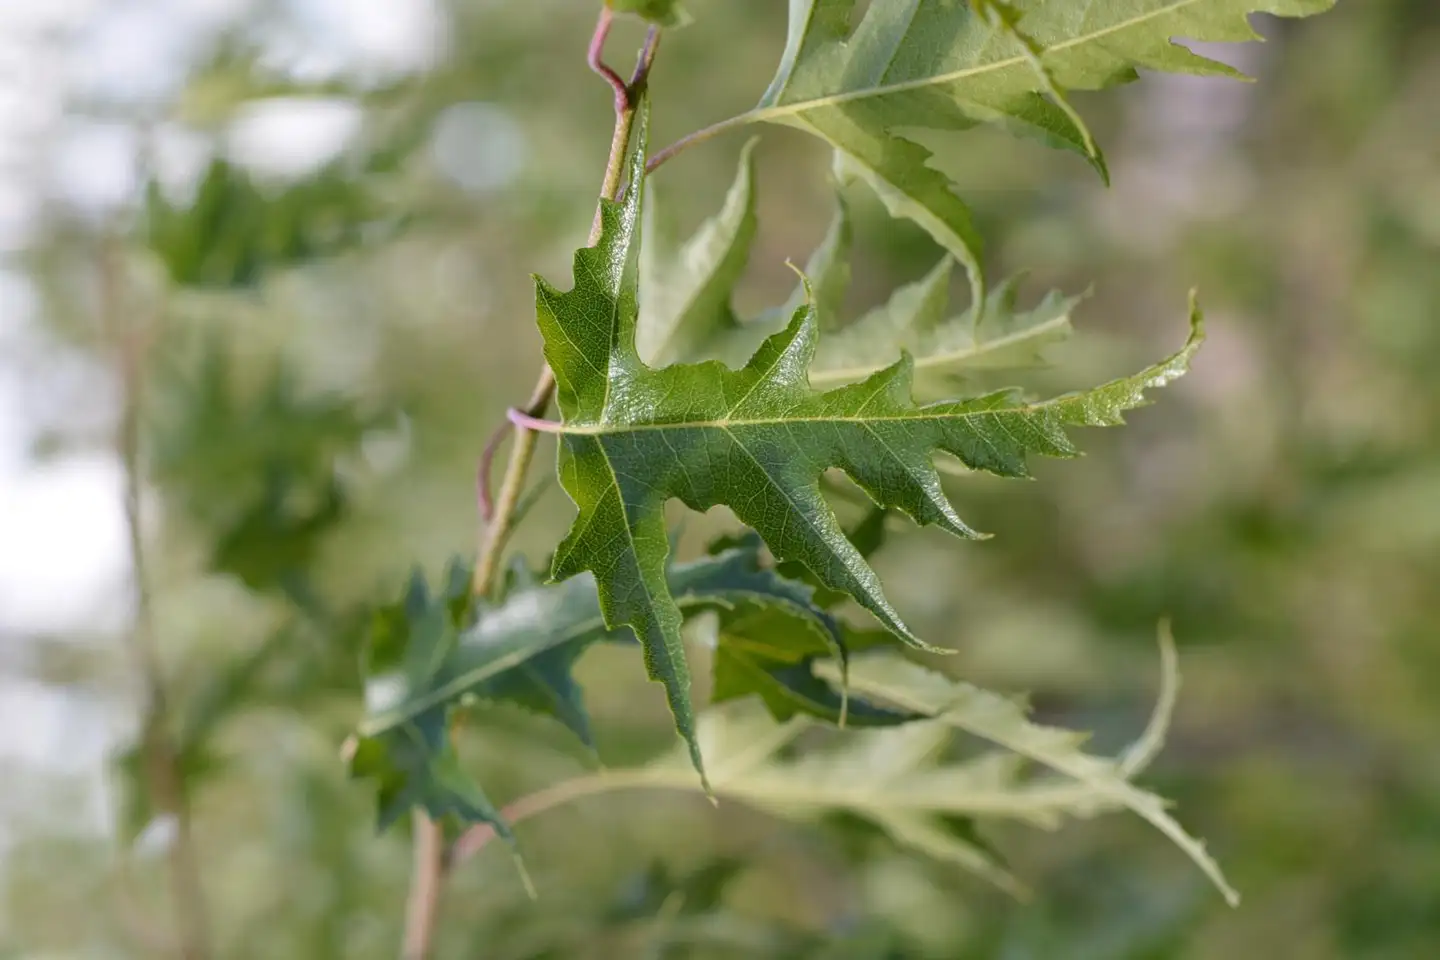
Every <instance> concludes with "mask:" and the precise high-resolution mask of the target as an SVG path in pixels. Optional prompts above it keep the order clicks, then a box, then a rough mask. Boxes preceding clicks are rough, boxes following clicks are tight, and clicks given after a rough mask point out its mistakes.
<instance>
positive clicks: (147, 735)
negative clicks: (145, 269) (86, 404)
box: [99, 240, 210, 960]
mask: <svg viewBox="0 0 1440 960" xmlns="http://www.w3.org/2000/svg"><path fill="white" fill-rule="evenodd" d="M122 258H123V251H122V250H121V249H120V247H119V246H118V243H117V242H115V241H111V240H107V241H106V242H105V245H104V248H103V249H102V251H101V254H100V297H99V303H100V312H101V314H102V316H101V322H102V324H103V326H104V327H105V332H106V335H107V336H108V337H109V339H110V340H111V342H112V343H113V345H114V348H115V350H116V354H117V358H118V366H119V373H120V390H121V413H120V424H119V429H118V431H117V433H116V441H115V446H116V452H117V453H118V454H119V457H120V461H121V465H122V467H123V470H124V482H125V528H126V535H127V540H128V546H129V554H130V571H131V573H130V578H131V585H132V586H131V589H132V604H133V606H134V618H135V619H134V623H133V625H132V627H131V630H130V634H129V649H130V657H131V659H132V660H133V661H134V669H135V672H136V674H137V676H138V677H139V679H140V684H141V686H142V688H143V689H144V696H145V708H144V715H143V720H142V733H141V736H142V738H143V739H142V741H141V750H142V754H143V760H142V763H143V766H144V770H145V776H146V780H147V783H148V785H149V790H150V793H151V795H152V796H153V797H154V801H155V804H156V806H157V808H158V809H161V810H163V811H165V813H167V814H168V815H169V816H170V817H172V818H173V819H174V823H175V837H174V839H173V840H172V842H171V843H170V848H169V857H170V871H169V872H170V882H171V889H172V897H173V900H174V910H175V927H176V935H177V937H178V943H177V945H176V952H177V954H178V955H179V956H180V957H182V958H183V960H205V958H207V957H209V956H210V949H209V936H208V934H207V923H206V907H205V898H204V892H203V890H202V888H201V878H200V867H199V860H198V858H197V857H196V855H195V844H194V839H193V836H192V833H191V829H190V809H189V803H188V801H187V800H186V797H185V783H184V778H183V775H182V773H181V771H180V755H179V750H178V748H177V746H176V744H175V741H174V738H173V736H172V735H171V732H170V713H169V707H168V703H167V700H166V697H165V685H164V680H163V677H162V673H161V669H160V657H159V654H158V652H157V651H156V649H155V636H154V623H153V618H152V615H151V597H150V589H149V581H148V578H147V573H146V562H145V535H144V527H143V517H142V515H141V464H140V411H141V404H142V398H143V387H144V374H145V359H146V356H147V354H148V352H149V338H150V331H147V330H145V329H143V328H136V327H135V326H134V325H133V324H132V323H127V322H126V321H125V319H124V318H125V317H126V316H128V315H130V310H129V305H128V304H126V303H125V302H124V301H125V299H126V288H125V281H124V269H125V268H124V263H123V259H122Z"/></svg>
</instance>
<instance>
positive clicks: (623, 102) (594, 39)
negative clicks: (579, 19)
mask: <svg viewBox="0 0 1440 960" xmlns="http://www.w3.org/2000/svg"><path fill="white" fill-rule="evenodd" d="M614 16H615V15H614V14H612V13H611V12H610V8H609V7H601V8H600V19H599V21H598V22H596V24H595V33H594V34H593V35H592V36H591V37H590V49H589V50H588V51H587V52H586V55H585V63H586V64H588V65H589V67H590V69H591V70H592V71H594V72H595V73H597V74H599V75H600V77H601V79H603V80H604V81H605V82H606V83H608V84H610V89H612V90H614V91H615V113H616V114H617V115H618V114H621V113H624V112H625V111H626V110H628V109H630V88H629V87H628V86H627V85H626V83H625V81H624V80H622V79H620V74H618V73H616V72H615V71H614V70H611V69H610V68H609V67H608V66H606V65H605V60H604V56H605V41H606V40H607V39H609V37H610V24H611V23H613V22H614Z"/></svg>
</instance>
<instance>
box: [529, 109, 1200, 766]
mask: <svg viewBox="0 0 1440 960" xmlns="http://www.w3.org/2000/svg"><path fill="white" fill-rule="evenodd" d="M647 118H648V106H647V105H646V104H645V103H643V102H642V104H641V108H640V111H639V113H638V117H637V120H636V130H635V133H634V136H633V139H634V140H635V142H636V144H637V147H636V150H635V153H634V155H633V156H632V158H631V161H630V164H629V167H630V183H631V185H632V186H631V189H629V190H628V191H627V193H626V196H625V200H624V202H623V203H611V202H608V201H607V202H602V204H601V211H600V213H601V232H600V238H599V241H598V243H597V244H596V246H594V247H591V248H586V249H583V250H580V251H578V252H577V253H576V255H575V264H574V287H573V288H572V289H571V290H570V291H569V292H567V293H562V292H560V291H559V290H557V289H555V288H554V287H552V286H551V285H549V284H548V283H546V282H544V281H543V280H542V281H539V282H538V284H537V294H536V301H537V314H538V322H539V326H540V330H541V333H542V334H543V336H544V340H545V354H546V357H547V359H548V361H549V363H550V367H551V369H552V370H553V371H554V373H555V377H556V382H557V396H558V400H559V406H560V410H561V413H562V415H563V417H564V422H563V424H559V425H545V424H539V423H534V424H532V425H533V426H537V427H544V428H546V429H552V430H554V431H555V432H557V433H559V434H560V442H559V475H560V480H561V484H562V486H564V487H565V489H566V491H567V493H569V495H570V498H571V499H572V500H573V501H574V502H575V504H576V506H577V507H578V508H579V515H578V517H577V518H576V520H575V523H574V525H573V527H572V528H571V530H570V532H569V534H568V535H567V536H566V538H565V540H564V541H563V542H562V543H561V544H560V546H559V548H558V549H557V550H556V553H555V558H554V562H553V566H552V576H553V578H554V579H555V580H557V581H560V580H565V579H567V578H569V577H573V576H576V575H578V574H581V573H586V572H591V573H593V574H594V575H595V578H596V582H597V585H598V589H599V594H600V606H601V610H602V611H603V613H604V616H605V621H606V623H607V624H609V625H610V626H612V627H615V628H618V627H621V626H628V627H630V628H631V629H633V630H634V631H635V634H636V636H637V637H638V638H639V640H640V643H641V645H642V647H643V649H644V651H645V662H646V667H647V670H648V672H649V675H650V677H651V678H652V679H654V680H658V681H660V682H661V683H662V684H663V685H664V687H665V692H666V697H667V699H668V701H669V704H670V709H671V712H672V714H673V716H674V719H675V725H676V729H677V731H678V732H679V733H680V735H681V736H682V737H683V738H684V739H685V740H686V741H687V743H689V745H690V750H691V757H692V760H693V761H694V764H695V766H696V768H697V770H702V779H703V765H702V761H701V755H700V750H699V747H698V744H697V743H696V740H695V733H694V707H693V704H692V702H691V696H690V672H689V667H688V665H687V664H686V662H685V656H684V648H683V645H682V643H681V639H680V622H681V612H680V608H679V607H678V606H677V604H676V599H675V596H674V595H673V593H672V592H671V589H670V587H669V585H668V583H667V578H666V568H667V561H666V558H667V556H668V553H669V544H668V540H667V537H666V523H665V515H664V506H665V503H666V502H667V501H668V500H671V499H678V500H680V501H681V502H683V503H685V504H686V505H687V506H688V507H690V508H691V509H693V510H697V511H704V510H708V509H709V508H711V507H713V506H716V505H720V504H724V505H726V506H728V507H730V508H731V509H732V510H733V511H734V512H735V514H736V516H738V517H739V519H740V520H741V521H743V522H744V523H746V524H748V525H749V526H750V527H752V528H754V529H755V530H756V531H758V532H759V534H760V535H761V536H762V537H763V538H764V540H765V543H766V544H767V546H768V547H769V548H770V551H771V553H772V554H773V555H774V556H775V558H776V560H777V561H778V562H786V561H796V562H800V563H803V564H805V566H807V567H808V568H810V570H811V571H812V572H813V573H814V574H815V575H816V577H817V578H818V579H819V580H820V582H821V583H823V584H824V585H825V586H826V587H828V588H830V589H832V590H838V591H843V592H844V593H847V594H849V595H850V596H851V597H853V598H854V599H855V600H856V601H857V602H859V603H860V605H861V606H863V607H865V608H866V609H867V610H869V611H870V612H871V613H872V614H874V615H875V616H876V617H877V618H878V619H879V620H880V621H881V622H882V623H883V624H885V626H887V627H888V628H889V629H890V630H892V631H893V632H894V633H896V634H897V635H899V636H900V637H902V638H904V639H905V640H907V641H908V642H910V643H911V644H913V645H915V646H917V647H920V648H923V649H933V648H930V647H929V646H928V645H927V644H925V643H923V642H922V641H921V640H920V639H919V638H918V637H917V636H916V635H915V634H914V633H913V632H912V631H911V630H910V628H909V627H908V626H906V625H905V623H904V621H903V620H902V619H901V618H900V615H899V613H898V612H897V611H896V610H895V609H894V608H893V607H892V606H891V605H890V602H889V601H888V600H887V599H886V598H885V596H884V593H883V591H882V589H881V585H880V582H879V578H878V577H877V576H876V575H875V573H874V571H873V570H871V568H870V566H869V564H868V563H867V562H866V561H865V559H864V557H863V556H861V555H860V553H859V551H857V550H856V549H855V547H854V545H853V544H852V543H851V542H850V541H849V540H848V539H846V537H845V535H844V532H843V530H842V529H841V527H840V524H839V521H838V520H837V518H836V517H835V514H834V513H833V512H832V511H831V509H830V507H829V505H828V504H827V503H826V501H825V500H824V498H823V497H822V496H821V494H820V478H821V476H822V475H823V474H824V473H825V471H826V470H828V469H831V468H839V469H841V470H843V471H845V472H846V473H847V474H849V475H850V477H851V478H852V479H853V480H854V481H855V482H856V483H858V484H859V485H860V486H861V487H862V488H863V489H864V490H865V492H866V493H867V494H868V495H869V496H870V497H871V499H873V500H874V501H875V502H876V503H878V504H880V505H883V506H887V507H893V508H895V509H898V510H901V511H903V512H905V513H906V514H907V515H909V516H910V517H911V518H912V519H914V520H915V521H916V522H918V523H921V524H926V525H934V526H938V527H941V528H942V529H945V530H947V531H949V532H950V533H952V534H955V535H956V536H960V537H965V538H975V537H978V536H979V534H977V533H975V532H974V531H973V530H971V529H970V528H969V527H968V526H967V525H966V524H965V523H964V522H963V521H962V520H961V519H960V517H959V516H958V515H957V514H956V513H955V510H954V508H953V507H952V505H951V504H950V502H949V500H948V499H946V496H945V493H944V491H943V489H942V487H941V484H940V478H939V475H938V474H937V473H936V470H935V466H934V463H933V460H934V457H935V455H936V454H937V453H942V452H943V453H946V454H949V455H951V456H953V457H955V458H957V459H958V460H960V461H961V462H962V463H963V464H964V465H965V466H967V467H969V468H970V469H974V470H984V471H987V472H990V473H993V474H996V475H999V476H1006V477H1025V476H1028V467H1027V459H1028V457H1029V456H1030V455H1032V454H1039V455H1044V456H1052V457H1070V456H1075V455H1076V453H1077V451H1076V448H1075V446H1074V445H1073V443H1072V442H1071V440H1070V438H1069V436H1068V433H1067V428H1068V427H1072V426H1109V425H1116V424H1120V423H1123V422H1124V421H1123V417H1122V414H1123V412H1124V411H1126V410H1129V409H1131V408H1134V407H1137V406H1140V405H1141V404H1143V403H1144V402H1145V397H1144V395H1145V391H1146V390H1148V389H1151V388H1154V387H1160V386H1163V385H1165V384H1167V383H1169V382H1171V381H1172V380H1174V379H1175V378H1177V377H1179V376H1181V375H1182V374H1183V373H1184V372H1185V370H1186V369H1187V366H1188V363H1189V360H1190V357H1191V355H1192V354H1193V353H1194V352H1195V350H1196V349H1198V347H1199V345H1200V342H1201V340H1202V330H1201V327H1202V324H1201V318H1200V315H1199V313H1198V311H1196V310H1193V309H1192V316H1191V333H1190V337H1189V340H1188V341H1187V342H1186V344H1185V345H1184V347H1183V348H1182V349H1180V350H1179V351H1178V352H1177V353H1175V354H1174V355H1172V356H1170V357H1168V358H1167V359H1165V360H1163V361H1161V362H1160V363H1158V364H1156V365H1154V366H1152V367H1149V368H1147V369H1145V370H1143V371H1141V372H1140V373H1138V374H1136V375H1134V376H1130V377H1125V378H1122V379H1119V380H1115V381H1112V382H1110V383H1108V384H1105V385H1103V386H1100V387H1097V388H1094V389H1092V390H1088V391H1084V392H1080V393H1073V394H1066V395H1064V396H1061V397H1057V398H1055V399H1052V400H1046V401H1039V402H1036V401H1030V400H1027V399H1025V398H1024V397H1023V396H1022V395H1021V394H1020V393H1019V392H1018V391H1016V390H1013V389H1012V390H999V391H995V392H993V393H989V394H986V395H984V396H979V397H972V398H968V399H960V400H950V401H942V402H935V403H930V404H928V405H925V406H917V405H916V404H915V403H914V401H913V399H912V397H911V382H912V379H913V372H914V364H913V361H912V360H911V358H910V357H909V356H908V355H905V356H902V357H901V358H900V360H899V361H897V362H896V363H894V364H892V365H891V366H889V367H887V368H885V369H883V370H880V371H878V372H876V373H874V374H872V375H871V376H869V377H867V378H866V379H865V380H863V381H861V382H859V383H856V384H851V385H847V386H842V387H838V388H835V389H833V390H830V391H828V392H823V393H822V392H816V391H814V390H812V389H811V388H810V386H809V383H808V371H809V366H810V363H811V360H812V359H813V357H814V352H815V345H816V338H817V333H818V328H817V321H816V316H815V311H814V309H813V307H812V306H809V305H807V306H806V307H803V308H802V309H800V310H798V311H796V313H795V316H794V317H793V319H792V320H791V321H790V323H789V325H788V326H787V327H786V329H785V330H783V331H781V332H780V333H777V334H775V335H774V336H772V337H770V338H769V339H767V340H766V341H765V342H764V344H763V345H762V346H761V347H760V349H759V350H758V351H757V352H756V354H755V355H754V356H753V357H752V358H751V359H750V361H749V362H748V363H747V364H746V365H745V366H744V367H743V368H742V369H740V370H731V369H729V368H727V367H726V366H725V365H724V364H722V363H719V362H715V361H711V362H705V363H695V364H674V365H672V366H669V367H665V368H663V369H659V370H654V369H651V368H649V367H647V366H645V365H644V364H643V363H642V362H641V361H640V358H639V356H638V354H637V353H636V348H635V337H636V322H637V300H636V274H637V270H636V254H637V252H638V249H637V248H638V230H639V211H640V204H641V200H642V195H643V193H644V190H643V176H644V166H645V141H646V127H647Z"/></svg>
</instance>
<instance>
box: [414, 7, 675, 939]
mask: <svg viewBox="0 0 1440 960" xmlns="http://www.w3.org/2000/svg"><path fill="white" fill-rule="evenodd" d="M611 20H612V14H611V13H610V10H609V8H608V7H602V8H601V11H600V18H599V20H598V21H597V22H596V24H595V33H594V35H593V36H592V37H591V39H590V47H589V51H588V55H587V58H586V62H587V63H588V64H589V65H590V69H591V70H593V71H594V72H595V73H597V74H599V75H600V76H601V77H602V78H604V80H605V82H606V83H608V84H610V86H611V88H612V89H613V90H614V91H615V133H614V135H613V136H612V138H611V140H610V158H609V160H608V162H607V163H606V165H605V177H604V180H603V181H602V183H601V187H600V196H601V198H602V199H604V200H614V199H615V196H616V194H617V193H618V192H619V188H620V178H621V175H622V173H623V171H624V168H625V155H626V154H627V153H628V152H629V149H630V131H631V128H632V126H633V121H634V119H635V104H636V101H637V99H638V97H639V94H640V92H641V91H643V90H644V87H645V83H646V81H647V79H648V77H649V71H650V65H651V63H652V62H653V61H654V58H655V49H656V47H657V45H658V44H659V40H660V34H659V32H658V31H656V30H652V31H651V32H650V34H649V35H647V36H646V38H645V46H644V48H643V49H642V50H641V52H640V57H639V63H638V65H637V66H636V70H635V76H634V78H633V79H632V80H631V82H630V83H628V84H627V83H625V81H623V80H621V79H620V77H619V75H618V74H616V73H615V71H614V70H612V69H610V68H609V67H608V66H606V65H605V63H604V61H603V59H602V57H603V55H604V49H605V40H606V38H607V37H608V36H609V33H610V24H611ZM600 225H601V219H600V212H599V210H598V209H597V210H596V214H595V219H594V221H593V223H592V224H591V228H590V241H589V245H590V246H594V245H595V244H596V243H597V242H598V241H599V239H600ZM554 391H555V376H554V374H553V373H552V372H551V370H550V368H549V367H548V366H545V367H543V368H542V369H541V372H540V376H539V378H538V379H537V380H536V383H535V388H534V390H533V391H532V392H531V394H530V399H529V401H528V402H527V403H526V405H525V412H526V413H527V414H529V415H530V416H532V417H542V416H544V414H545V410H546V408H547V407H548V406H549V405H550V397H551V395H552V394H553V393H554ZM514 433H515V442H514V443H513V444H512V445H511V447H510V459H509V461H508V463H507V464H506V467H505V477H504V479H503V480H502V481H501V483H500V492H499V494H498V495H497V496H496V498H495V501H494V503H493V505H492V504H490V503H489V496H490V493H489V488H490V478H489V468H490V459H491V458H493V455H494V450H493V449H491V448H498V443H499V441H498V440H497V439H495V438H492V439H491V441H490V443H489V444H487V451H488V457H487V456H485V455H482V457H481V469H480V477H479V484H480V490H481V494H480V496H481V509H482V512H484V511H485V510H486V509H487V508H488V510H489V513H490V516H489V518H488V522H487V523H486V524H485V526H484V532H483V533H482V534H481V542H480V549H479V552H478V555H477V557H476V560H475V573H474V577H473V580H472V582H471V588H472V589H473V591H474V592H475V593H476V594H477V595H479V596H485V595H487V594H488V593H489V592H490V587H491V586H492V584H493V583H494V580H495V575H496V573H497V572H498V571H499V569H500V559H501V553H502V552H503V547H504V545H505V542H506V540H507V538H508V537H509V534H510V528H511V526H512V525H513V523H514V520H515V515H516V509H517V507H518V505H519V503H520V499H521V496H522V493H523V488H524V484H525V474H526V473H527V472H528V471H529V469H530V462H531V460H532V459H533V458H534V456H535V444H536V440H537V439H538V434H537V433H536V432H535V431H533V430H529V429H526V428H525V427H523V426H520V425H516V426H515V428H514ZM497 436H500V435H497ZM414 835H415V839H414V843H415V861H414V868H413V871H414V872H413V874H412V876H411V881H410V895H409V899H408V901H407V904H406V911H405V940H404V945H403V953H402V956H403V958H404V960H425V958H426V957H427V956H428V955H429V953H430V945H431V941H432V940H433V938H434V932H435V925H436V922H437V920H438V918H439V906H440V894H441V891H442V889H443V886H444V880H445V873H446V867H447V864H449V863H451V862H453V859H454V858H453V856H452V855H449V854H447V851H446V848H445V842H444V831H443V829H442V827H441V825H440V824H438V823H436V822H435V821H434V820H431V819H430V817H429V816H427V815H426V814H425V812H424V811H423V810H417V811H416V812H415V831H414Z"/></svg>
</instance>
